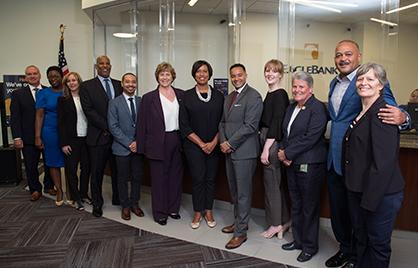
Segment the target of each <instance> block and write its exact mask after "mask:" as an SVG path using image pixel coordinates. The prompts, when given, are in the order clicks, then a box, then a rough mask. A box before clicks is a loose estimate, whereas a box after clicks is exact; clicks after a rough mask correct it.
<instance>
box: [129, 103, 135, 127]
mask: <svg viewBox="0 0 418 268" xmlns="http://www.w3.org/2000/svg"><path fill="white" fill-rule="evenodd" d="M128 100H129V106H130V108H131V116H132V121H133V122H134V124H135V121H136V112H135V105H134V98H133V97H130V98H128Z"/></svg>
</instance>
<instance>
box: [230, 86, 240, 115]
mask: <svg viewBox="0 0 418 268" xmlns="http://www.w3.org/2000/svg"><path fill="white" fill-rule="evenodd" d="M237 96H238V91H236V90H234V92H232V93H231V102H230V103H229V106H228V111H231V108H232V104H234V102H235V100H236V99H237Z"/></svg>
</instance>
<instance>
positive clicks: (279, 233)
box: [277, 222, 291, 239]
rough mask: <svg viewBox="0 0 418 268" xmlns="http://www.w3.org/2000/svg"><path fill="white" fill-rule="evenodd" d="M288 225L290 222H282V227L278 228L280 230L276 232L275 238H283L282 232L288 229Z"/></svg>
mask: <svg viewBox="0 0 418 268" xmlns="http://www.w3.org/2000/svg"><path fill="white" fill-rule="evenodd" d="M290 225H291V222H288V223H285V224H283V226H282V229H281V230H280V232H278V233H277V239H283V237H284V233H286V232H287V231H290Z"/></svg>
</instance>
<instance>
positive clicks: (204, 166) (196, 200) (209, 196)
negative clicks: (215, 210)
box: [184, 144, 219, 212]
mask: <svg viewBox="0 0 418 268" xmlns="http://www.w3.org/2000/svg"><path fill="white" fill-rule="evenodd" d="M216 150H217V149H216V148H215V149H214V151H213V152H212V153H211V154H209V155H208V154H206V153H204V152H203V151H202V150H201V149H200V148H199V147H197V146H195V145H194V144H187V146H184V152H185V155H186V159H187V163H188V167H189V171H190V175H191V176H192V199H193V210H194V211H195V212H204V211H205V210H212V207H213V199H214V192H215V180H216V175H217V174H218V164H219V152H218V151H216Z"/></svg>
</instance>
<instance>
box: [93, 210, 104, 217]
mask: <svg viewBox="0 0 418 268" xmlns="http://www.w3.org/2000/svg"><path fill="white" fill-rule="evenodd" d="M92 214H93V216H94V217H97V218H100V217H101V216H102V215H103V210H102V208H99V207H93V212H92Z"/></svg>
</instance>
